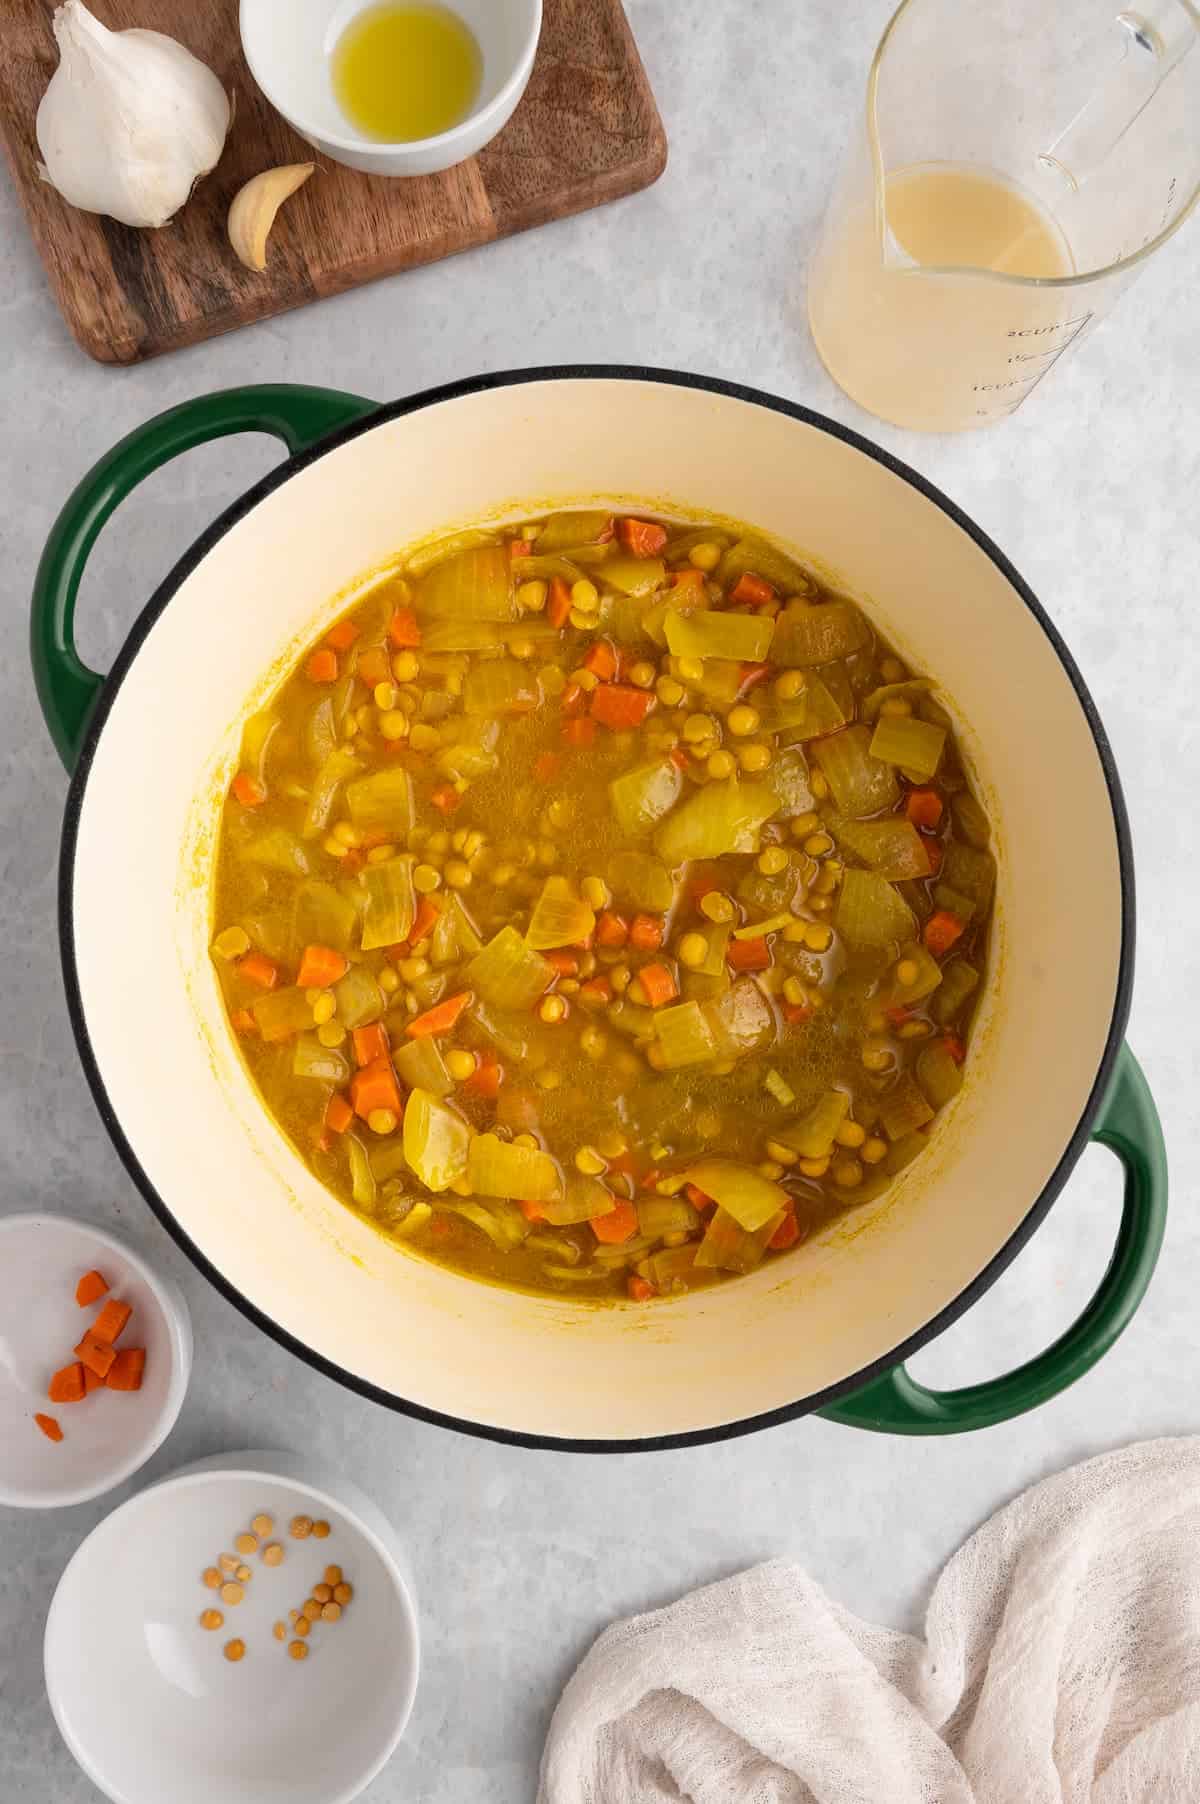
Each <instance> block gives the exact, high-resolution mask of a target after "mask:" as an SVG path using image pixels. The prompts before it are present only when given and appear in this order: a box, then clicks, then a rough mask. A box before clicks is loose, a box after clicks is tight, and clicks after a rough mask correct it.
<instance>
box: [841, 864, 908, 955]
mask: <svg viewBox="0 0 1200 1804" xmlns="http://www.w3.org/2000/svg"><path fill="white" fill-rule="evenodd" d="M833 920H834V926H835V927H836V928H837V930H838V932H839V933H840V934H841V935H842V937H843V939H846V940H849V942H850V944H851V945H852V946H891V945H894V944H895V943H896V942H897V941H899V942H903V941H905V940H911V939H912V938H913V932H914V926H915V923H914V921H913V915H912V910H911V909H910V908H909V906H908V904H907V903H906V902H905V901H904V899H903V897H901V896H900V895H899V894H898V893H897V891H896V889H895V888H894V887H893V885H892V884H890V883H889V882H888V880H887V878H886V877H880V876H879V875H877V873H876V872H875V871H857V870H847V871H846V873H845V875H844V876H843V878H842V886H841V889H840V890H839V891H838V899H837V907H836V909H835V911H834V917H833Z"/></svg>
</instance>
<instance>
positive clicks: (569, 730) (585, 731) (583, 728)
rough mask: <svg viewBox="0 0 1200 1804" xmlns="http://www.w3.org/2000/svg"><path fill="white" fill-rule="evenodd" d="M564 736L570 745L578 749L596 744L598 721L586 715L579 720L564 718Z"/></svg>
mask: <svg viewBox="0 0 1200 1804" xmlns="http://www.w3.org/2000/svg"><path fill="white" fill-rule="evenodd" d="M562 736H563V738H564V739H565V740H566V742H567V744H568V745H570V746H574V747H575V749H576V751H582V750H584V749H586V748H587V747H588V746H589V745H594V744H595V740H596V723H595V721H594V720H589V719H587V717H586V716H584V717H583V718H581V719H578V720H564V721H563V725H562Z"/></svg>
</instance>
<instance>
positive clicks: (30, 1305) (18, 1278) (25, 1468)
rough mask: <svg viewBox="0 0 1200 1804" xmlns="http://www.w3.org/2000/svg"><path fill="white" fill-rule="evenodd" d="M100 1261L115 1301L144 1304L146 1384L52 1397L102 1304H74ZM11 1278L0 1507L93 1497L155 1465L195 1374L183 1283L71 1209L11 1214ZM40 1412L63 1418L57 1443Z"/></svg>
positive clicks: (139, 1323) (5, 1307)
mask: <svg viewBox="0 0 1200 1804" xmlns="http://www.w3.org/2000/svg"><path fill="white" fill-rule="evenodd" d="M93 1268H94V1269H95V1270H97V1271H99V1272H100V1273H101V1274H102V1276H103V1277H105V1278H107V1279H108V1282H109V1285H110V1287H111V1288H110V1291H109V1295H110V1296H112V1297H116V1298H120V1299H121V1300H122V1301H123V1302H126V1303H129V1304H132V1306H133V1314H132V1316H131V1317H130V1320H129V1325H128V1327H127V1328H126V1330H125V1333H124V1334H123V1336H122V1337H121V1338H122V1344H123V1345H128V1346H131V1347H145V1349H146V1371H145V1376H144V1378H143V1380H142V1388H141V1390H140V1391H110V1390H104V1389H101V1390H98V1391H95V1392H93V1394H92V1395H91V1396H90V1397H85V1398H84V1400H83V1401H82V1402H81V1403H51V1402H50V1401H49V1399H48V1398H47V1396H46V1386H47V1384H48V1382H49V1380H50V1378H51V1376H52V1375H53V1373H55V1372H56V1371H58V1369H59V1367H60V1366H65V1365H69V1364H70V1363H71V1361H72V1359H73V1358H74V1353H73V1351H72V1349H73V1348H74V1347H75V1345H76V1344H77V1342H78V1341H80V1340H81V1339H82V1337H83V1333H84V1330H85V1329H86V1328H87V1327H89V1326H90V1324H91V1323H92V1321H93V1320H94V1319H95V1316H96V1313H97V1310H98V1308H99V1307H100V1305H99V1304H97V1305H95V1306H93V1307H90V1308H87V1309H81V1308H80V1307H79V1305H78V1304H77V1303H76V1301H75V1286H76V1285H77V1284H78V1282H79V1280H80V1278H81V1277H82V1276H83V1274H84V1272H86V1271H91V1270H92V1269H93ZM0 1274H2V1275H3V1291H2V1294H0V1503H8V1504H13V1505H15V1506H16V1507H17V1508H18V1509H42V1510H45V1509H56V1508H58V1507H60V1506H61V1505H64V1504H70V1503H87V1502H88V1501H89V1499H90V1498H93V1497H100V1496H102V1495H103V1494H104V1492H105V1491H111V1490H112V1488H113V1486H114V1485H119V1484H120V1483H122V1481H123V1480H124V1479H126V1478H129V1477H130V1476H131V1474H132V1473H134V1472H136V1471H137V1469H138V1467H139V1466H144V1465H145V1463H146V1461H147V1460H148V1459H149V1458H150V1455H151V1454H152V1453H154V1452H156V1451H157V1449H158V1448H159V1447H161V1445H162V1443H163V1442H164V1441H165V1440H166V1438H167V1436H168V1434H169V1433H170V1432H171V1429H172V1428H173V1427H174V1426H175V1420H176V1417H177V1416H178V1415H179V1411H180V1409H181V1407H182V1405H183V1399H184V1396H185V1394H186V1392H187V1386H188V1378H189V1376H190V1375H191V1369H192V1324H191V1319H190V1317H189V1315H188V1311H187V1304H186V1303H185V1302H184V1300H183V1294H182V1292H181V1291H180V1290H179V1288H178V1286H177V1285H176V1284H174V1283H173V1282H172V1281H171V1280H170V1279H169V1278H160V1277H159V1276H158V1275H157V1274H156V1273H155V1272H152V1271H151V1269H150V1267H149V1266H148V1265H147V1264H146V1262H145V1260H144V1259H142V1258H141V1257H140V1256H139V1255H138V1254H137V1253H135V1252H133V1251H132V1250H131V1249H130V1248H129V1247H127V1246H124V1245H123V1244H122V1242H121V1241H119V1240H117V1239H115V1238H114V1236H113V1235H111V1234H107V1233H105V1231H104V1230H103V1229H102V1228H94V1227H92V1226H91V1225H90V1224H89V1223H88V1222H82V1221H75V1220H73V1219H72V1218H71V1217H69V1216H65V1215H9V1216H7V1217H4V1218H2V1219H0ZM103 1301H107V1298H104V1299H102V1302H103ZM35 1413H39V1414H43V1415H48V1416H53V1417H54V1418H55V1420H56V1421H57V1422H58V1423H59V1425H60V1426H61V1428H62V1431H63V1439H62V1440H61V1441H57V1442H56V1441H49V1440H47V1439H46V1437H45V1435H44V1434H42V1432H41V1430H40V1429H39V1428H38V1426H37V1424H36V1422H35V1421H34V1419H33V1418H34V1415H35Z"/></svg>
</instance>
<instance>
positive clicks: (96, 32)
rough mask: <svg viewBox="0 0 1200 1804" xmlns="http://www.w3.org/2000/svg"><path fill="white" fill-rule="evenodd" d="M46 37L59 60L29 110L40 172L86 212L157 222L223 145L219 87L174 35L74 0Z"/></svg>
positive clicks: (225, 119)
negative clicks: (124, 23) (128, 24)
mask: <svg viewBox="0 0 1200 1804" xmlns="http://www.w3.org/2000/svg"><path fill="white" fill-rule="evenodd" d="M54 35H55V37H56V38H57V40H58V49H59V57H60V61H59V65H58V68H57V69H56V70H55V71H54V74H53V75H52V76H51V78H50V86H49V87H48V88H47V89H46V92H45V93H44V94H43V96H42V104H41V106H40V107H39V108H38V116H37V140H38V147H39V149H40V150H41V153H42V157H43V159H44V161H45V166H46V169H45V173H46V178H47V180H48V181H49V182H51V183H52V184H53V186H54V187H55V188H57V189H58V192H59V193H60V194H61V195H62V197H63V199H64V200H67V201H70V203H71V205H72V206H74V207H82V208H83V209H84V210H85V212H88V213H107V214H109V215H110V216H111V217H112V218H113V219H119V220H121V221H122V223H123V224H125V225H130V226H162V225H166V223H167V221H168V220H169V219H171V218H172V216H173V215H174V214H175V213H177V212H178V211H179V209H180V207H182V205H183V203H184V202H185V201H186V199H187V197H188V195H189V194H190V193H191V192H192V189H193V188H194V187H195V185H196V183H197V182H198V181H199V179H200V177H201V176H202V175H207V174H208V172H209V170H210V169H211V168H213V166H214V164H215V163H216V162H217V159H218V158H219V157H220V155H221V151H222V149H223V148H224V145H225V136H226V133H227V132H228V130H229V121H230V105H229V97H228V95H227V94H226V92H225V90H224V88H223V87H222V86H221V84H220V82H219V81H218V80H217V78H216V76H215V75H214V74H213V72H212V70H211V69H209V68H207V67H206V66H205V64H204V63H202V62H201V61H200V60H199V58H198V57H195V56H193V55H192V53H191V51H190V50H185V49H184V47H183V45H182V44H177V43H176V41H175V39H174V38H169V37H165V36H164V35H163V33H162V32H159V31H109V30H108V28H107V27H106V26H104V25H101V23H100V21H99V20H98V19H94V18H93V17H92V15H91V13H90V12H89V11H88V10H87V8H86V6H84V5H83V4H82V0H66V4H65V5H63V6H60V7H59V8H58V10H57V12H56V13H55V15H54Z"/></svg>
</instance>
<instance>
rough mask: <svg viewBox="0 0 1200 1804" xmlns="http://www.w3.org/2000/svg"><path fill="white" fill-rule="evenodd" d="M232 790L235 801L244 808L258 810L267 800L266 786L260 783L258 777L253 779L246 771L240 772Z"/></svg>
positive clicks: (234, 780)
mask: <svg viewBox="0 0 1200 1804" xmlns="http://www.w3.org/2000/svg"><path fill="white" fill-rule="evenodd" d="M231 788H232V789H233V794H234V799H235V801H238V802H240V803H241V804H242V807H243V808H258V807H260V806H261V805H262V803H263V802H265V801H266V799H267V786H266V784H265V783H260V782H259V780H258V778H257V777H252V776H251V775H250V772H249V771H246V770H240V771H239V772H238V774H237V776H236V777H235V778H234V779H233V783H232V785H231Z"/></svg>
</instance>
